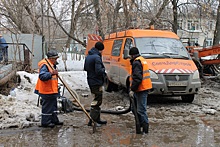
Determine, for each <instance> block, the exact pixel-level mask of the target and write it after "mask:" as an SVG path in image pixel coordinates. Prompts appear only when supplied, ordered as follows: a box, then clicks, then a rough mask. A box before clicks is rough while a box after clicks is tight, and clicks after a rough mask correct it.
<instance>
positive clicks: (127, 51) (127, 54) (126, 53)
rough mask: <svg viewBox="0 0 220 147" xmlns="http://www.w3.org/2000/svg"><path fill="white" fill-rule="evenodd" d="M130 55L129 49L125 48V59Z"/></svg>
mask: <svg viewBox="0 0 220 147" xmlns="http://www.w3.org/2000/svg"><path fill="white" fill-rule="evenodd" d="M129 58H130V56H129V50H127V49H125V50H124V59H129Z"/></svg>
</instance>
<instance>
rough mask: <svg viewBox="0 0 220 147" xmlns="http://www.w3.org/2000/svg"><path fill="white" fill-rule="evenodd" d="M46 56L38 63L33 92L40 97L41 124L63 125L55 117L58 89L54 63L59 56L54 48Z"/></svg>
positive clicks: (50, 125) (43, 125) (44, 125)
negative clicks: (37, 73) (36, 79)
mask: <svg viewBox="0 0 220 147" xmlns="http://www.w3.org/2000/svg"><path fill="white" fill-rule="evenodd" d="M47 57H48V59H43V60H41V61H40V62H39V63H38V67H39V77H38V81H37V84H36V88H35V93H36V94H39V96H40V97H41V98H42V115H41V126H42V127H51V128H53V127H54V126H55V125H63V122H60V121H59V119H58V117H57V97H58V96H59V91H58V71H57V70H56V64H57V59H58V58H59V56H58V53H57V51H56V50H50V51H48V53H47ZM49 64H50V65H51V66H52V67H54V69H52V68H51V67H50V66H49Z"/></svg>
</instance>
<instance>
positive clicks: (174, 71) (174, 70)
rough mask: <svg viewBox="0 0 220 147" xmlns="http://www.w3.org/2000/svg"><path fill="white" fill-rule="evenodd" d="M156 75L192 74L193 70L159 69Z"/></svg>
mask: <svg viewBox="0 0 220 147" xmlns="http://www.w3.org/2000/svg"><path fill="white" fill-rule="evenodd" d="M155 72H156V73H163V74H164V73H169V74H170V73H193V70H188V69H160V70H156V71H155Z"/></svg>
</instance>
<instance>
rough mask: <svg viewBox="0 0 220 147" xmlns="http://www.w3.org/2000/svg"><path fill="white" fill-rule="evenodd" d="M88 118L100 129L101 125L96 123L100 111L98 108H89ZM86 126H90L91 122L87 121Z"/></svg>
mask: <svg viewBox="0 0 220 147" xmlns="http://www.w3.org/2000/svg"><path fill="white" fill-rule="evenodd" d="M90 116H91V118H92V119H93V120H94V121H95V122H96V126H97V127H100V126H101V123H98V120H99V116H100V111H99V109H98V108H93V107H91V109H90ZM88 126H92V120H89V122H88Z"/></svg>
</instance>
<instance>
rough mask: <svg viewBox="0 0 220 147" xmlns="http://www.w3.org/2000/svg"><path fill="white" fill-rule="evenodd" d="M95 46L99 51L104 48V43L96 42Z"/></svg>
mask: <svg viewBox="0 0 220 147" xmlns="http://www.w3.org/2000/svg"><path fill="white" fill-rule="evenodd" d="M95 48H97V49H98V50H99V51H101V50H104V44H103V43H102V42H96V44H95Z"/></svg>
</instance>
